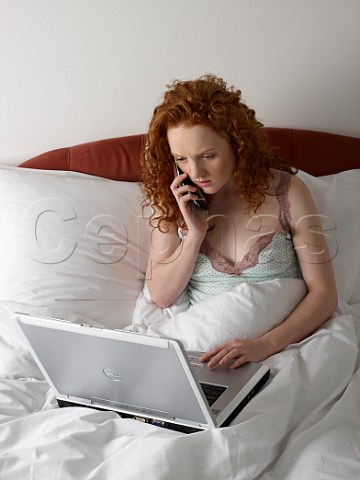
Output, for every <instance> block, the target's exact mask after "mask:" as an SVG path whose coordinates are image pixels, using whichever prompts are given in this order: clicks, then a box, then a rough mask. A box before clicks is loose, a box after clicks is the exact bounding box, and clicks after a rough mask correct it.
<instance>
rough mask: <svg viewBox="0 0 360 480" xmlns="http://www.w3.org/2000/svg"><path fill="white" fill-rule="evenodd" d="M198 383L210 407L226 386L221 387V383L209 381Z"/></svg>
mask: <svg viewBox="0 0 360 480" xmlns="http://www.w3.org/2000/svg"><path fill="white" fill-rule="evenodd" d="M200 385H201V388H202V391H203V392H204V394H205V397H206V400H207V401H208V404H209V406H210V407H211V405H212V404H213V403H214V402H215V401H216V400H217V399H218V398H219V397H220V395H221V394H222V393H224V392H225V390H226V387H223V386H222V385H211V384H209V383H201V382H200Z"/></svg>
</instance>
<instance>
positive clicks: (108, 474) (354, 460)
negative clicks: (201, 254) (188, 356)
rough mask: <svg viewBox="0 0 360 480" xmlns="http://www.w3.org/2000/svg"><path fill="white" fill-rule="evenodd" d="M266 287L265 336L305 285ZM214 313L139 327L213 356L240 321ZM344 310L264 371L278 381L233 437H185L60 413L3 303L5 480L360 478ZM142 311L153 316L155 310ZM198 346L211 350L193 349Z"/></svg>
mask: <svg viewBox="0 0 360 480" xmlns="http://www.w3.org/2000/svg"><path fill="white" fill-rule="evenodd" d="M264 283H265V282H264ZM266 283H267V282H266ZM263 287H264V288H263V289H261V288H260V290H259V288H258V291H256V292H255V293H254V292H251V295H253V298H252V300H254V302H255V303H253V304H252V309H251V311H252V312H253V313H252V315H255V318H256V317H257V318H258V319H259V328H260V329H261V328H266V327H268V326H269V325H270V323H271V324H273V322H274V321H275V320H274V318H275V317H274V316H273V315H272V312H271V311H270V310H269V309H268V305H269V304H270V303H269V302H267V299H269V298H271V300H272V301H271V304H272V305H277V307H276V308H278V309H280V310H281V309H283V311H285V310H286V309H291V308H293V304H295V303H296V301H298V299H299V298H301V296H302V295H304V289H303V288H304V287H303V285H301V284H298V285H297V286H294V285H293V287H294V291H295V294H294V296H293V297H292V298H291V299H289V297H288V296H283V297H281V296H279V292H278V287H279V285H278V284H276V283H274V284H272V285H271V284H270V285H265V286H263ZM265 287H266V288H265ZM265 292H267V294H265ZM246 295H248V296H249V295H250V293H249V292H244V291H243V292H242V296H241V295H237V294H236V292H235V293H233V297H234V298H232V301H233V304H234V306H235V305H236V306H237V308H239V305H240V307H241V308H244V311H245V310H246V308H245V306H246V302H247V301H248V300H247V299H246V298H247V297H246ZM281 299H283V300H281ZM260 300H261V301H260ZM282 302H283V303H282ZM215 303H216V302H215V300H214V299H212V303H211V301H210V303H209V304H208V305H205V304H204V305H203V308H204V311H206V317H205V316H204V315H202V314H201V313H200V311H199V312H198V314H197V311H196V309H195V312H194V311H193V312H192V315H191V317H190V316H189V315H188V313H189V312H188V313H186V312H185V311H184V312H180V311H176V313H174V312H167V313H166V312H165V315H167V318H159V317H157V314H156V312H155V311H154V310H153V313H154V316H153V317H152V321H151V322H150V323H151V325H144V324H142V322H141V321H138V323H137V327H136V328H143V329H145V330H146V329H152V332H153V333H157V334H164V333H165V332H166V333H167V334H168V333H171V332H172V333H174V332H175V331H176V332H177V334H179V335H180V334H183V336H184V338H183V340H184V341H185V342H187V346H197V347H198V346H200V347H205V346H208V345H209V344H211V343H212V342H214V341H217V340H221V338H216V337H217V332H220V331H223V330H222V328H217V327H216V325H217V324H218V322H219V320H221V322H222V327H223V326H224V322H225V323H226V317H227V318H228V322H229V325H230V327H229V328H230V329H233V327H234V319H235V318H237V319H239V317H238V316H236V315H235V313H234V311H232V307H231V302H228V303H227V312H226V315H219V312H221V311H224V308H223V306H224V303H220V304H219V305H220V307H222V308H217V309H215V308H214V306H215ZM180 304H181V302H180ZM257 306H258V307H257ZM343 307H344V311H343V310H341V309H340V307H339V309H338V311H337V312H336V314H335V315H334V316H333V318H331V319H330V320H329V321H328V322H327V323H326V324H324V326H323V327H322V328H321V329H319V330H318V331H317V332H315V333H314V334H313V335H312V336H311V337H309V338H308V339H306V340H304V341H303V342H301V343H299V344H296V345H291V346H289V347H288V348H287V349H286V350H285V351H283V352H281V353H279V354H277V355H274V356H273V357H271V358H269V359H268V360H267V361H266V362H265V363H267V364H268V365H269V366H270V368H271V378H270V381H269V382H268V384H267V385H266V386H265V387H264V388H263V390H262V391H261V392H260V393H259V394H258V395H256V396H255V397H254V398H253V399H252V400H251V402H250V403H249V404H248V405H247V406H246V407H245V408H244V409H243V410H242V412H241V413H240V414H239V415H238V417H237V418H236V419H235V420H234V422H233V424H232V425H231V426H230V427H227V428H222V429H218V430H213V431H204V432H199V433H195V434H190V435H185V434H180V433H176V432H171V431H167V430H165V429H160V428H158V427H154V426H150V425H147V424H143V423H141V422H138V421H135V420H125V419H121V418H120V417H119V416H117V415H116V414H115V413H112V412H99V411H93V410H89V409H85V408H66V409H59V408H58V407H57V404H56V400H55V398H54V395H53V393H52V392H51V391H50V389H49V387H48V385H47V384H46V382H45V381H44V379H43V377H42V376H41V374H40V372H39V370H38V368H37V367H36V365H35V364H34V361H33V360H32V358H31V355H30V354H29V352H28V351H27V348H26V346H25V343H24V342H23V340H22V337H21V335H20V332H19V330H18V327H17V325H16V324H15V322H14V318H13V316H12V314H11V311H12V310H13V309H14V305H11V304H4V305H3V306H2V307H1V309H0V331H1V336H0V342H1V344H0V478H1V480H14V479H21V480H33V479H34V480H43V479H44V480H45V479H46V480H72V479H74V480H85V479H86V480H100V479H103V480H112V479H114V480H115V479H121V480H126V479H132V480H137V479H151V480H160V479H169V480H170V479H171V480H177V479H179V480H191V479H194V480H201V479H206V480H222V479H224V480H227V479H245V480H251V479H261V480H270V479H273V480H282V479H293V480H302V479H304V480H314V479H322V480H323V479H329V480H330V479H331V480H334V479H336V480H340V479H344V480H345V479H346V480H351V479H354V480H356V479H358V478H359V472H360V373H359V361H358V346H359V337H360V333H359V332H360V321H359V319H357V318H356V315H357V314H356V312H355V310H354V314H355V315H354V316H353V315H351V314H350V313H348V311H347V309H348V307H347V305H346V304H344V306H343ZM141 308H150V306H149V305H147V306H146V303H145V304H142V307H141ZM151 308H152V307H151ZM179 308H180V310H181V309H182V308H183V306H180V307H179ZM257 308H258V310H257ZM266 310H267V311H266ZM345 310H346V311H345ZM211 311H212V312H213V314H212V315H211V314H210V312H211ZM240 311H241V309H240ZM266 313H267V314H268V316H267V315H266ZM359 316H360V315H359ZM179 318H180V319H183V320H184V323H185V324H186V322H187V326H189V325H190V324H191V318H192V320H193V329H192V330H191V329H190V331H189V330H187V332H190V334H189V333H188V334H185V333H184V331H182V330H181V325H180V323H179V322H178V320H179ZM205 318H206V319H207V322H208V323H207V326H208V328H207V329H206V328H205V325H206V322H205ZM242 318H243V320H244V324H243V327H240V328H245V329H246V322H247V321H249V320H246V318H245V317H244V316H243V317H242ZM138 320H139V319H138ZM134 321H135V323H136V316H135V318H134ZM277 321H279V318H278V320H277ZM238 323H239V322H238ZM166 324H167V325H166ZM209 325H210V327H211V326H212V327H213V328H209ZM240 325H241V322H240ZM244 325H245V326H244ZM171 329H172V331H171ZM244 331H245V330H244ZM201 332H202V333H203V336H201V335H199V334H200V333H201ZM209 332H211V333H209ZM232 332H233V333H236V331H235V332H234V331H233V330H232ZM237 333H238V332H237ZM251 333H253V332H251ZM194 335H197V337H198V338H201V341H200V340H199V341H195V342H194V341H193V337H194Z"/></svg>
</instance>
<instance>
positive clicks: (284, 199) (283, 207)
mask: <svg viewBox="0 0 360 480" xmlns="http://www.w3.org/2000/svg"><path fill="white" fill-rule="evenodd" d="M290 181H291V175H290V174H289V173H287V172H280V181H279V184H278V186H277V189H276V196H277V199H278V202H279V206H280V214H279V221H280V225H281V228H282V229H283V230H284V232H287V233H289V234H290V223H291V214H290V202H289V197H288V193H289V187H290Z"/></svg>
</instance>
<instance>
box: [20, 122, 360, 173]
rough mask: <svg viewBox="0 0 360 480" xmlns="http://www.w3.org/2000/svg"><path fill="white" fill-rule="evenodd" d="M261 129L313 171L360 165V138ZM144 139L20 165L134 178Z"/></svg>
mask: <svg viewBox="0 0 360 480" xmlns="http://www.w3.org/2000/svg"><path fill="white" fill-rule="evenodd" d="M264 132H265V133H266V135H267V138H268V142H269V144H270V145H271V146H273V147H276V148H277V149H278V152H279V153H280V154H281V155H282V156H284V157H286V158H288V159H289V160H290V161H291V162H292V164H293V165H294V166H296V167H298V168H300V169H301V170H304V171H306V172H308V173H310V174H312V175H315V176H320V175H330V174H333V173H338V172H340V171H343V170H351V169H354V168H360V138H354V137H347V136H344V135H337V134H333V133H326V132H315V131H311V130H297V129H291V128H264ZM145 141H146V136H145V135H144V134H139V135H132V136H127V137H119V138H110V139H106V140H99V141H95V142H89V143H84V144H81V145H76V146H73V147H65V148H60V149H57V150H52V151H50V152H46V153H43V154H41V155H39V156H37V157H34V158H32V159H30V160H27V161H26V162H24V163H23V164H22V165H21V166H22V167H27V168H42V169H49V170H73V171H76V172H82V173H87V174H89V175H97V176H101V177H105V178H111V179H114V180H125V181H137V180H138V178H139V171H140V164H139V158H140V152H141V148H142V146H143V144H144V142H145Z"/></svg>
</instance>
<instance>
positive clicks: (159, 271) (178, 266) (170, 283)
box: [146, 234, 202, 308]
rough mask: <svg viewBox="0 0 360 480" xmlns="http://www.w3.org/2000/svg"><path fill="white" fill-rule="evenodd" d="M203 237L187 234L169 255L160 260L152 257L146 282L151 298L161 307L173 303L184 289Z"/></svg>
mask: <svg viewBox="0 0 360 480" xmlns="http://www.w3.org/2000/svg"><path fill="white" fill-rule="evenodd" d="M201 243H202V238H197V237H195V236H191V235H190V234H188V235H186V237H185V238H184V240H183V241H182V242H181V244H180V245H179V246H178V248H177V249H176V250H175V251H174V252H173V254H172V255H170V256H169V257H167V258H165V259H162V260H161V262H160V261H156V260H152V259H150V261H149V265H148V268H147V272H146V283H147V286H148V288H149V292H150V296H151V299H152V301H153V302H154V303H156V304H157V305H158V306H159V307H161V308H166V307H168V306H169V305H171V304H172V303H173V302H174V301H175V300H176V299H177V298H178V296H179V295H180V294H181V293H182V292H183V291H184V289H185V288H186V286H187V284H188V283H189V280H190V278H191V275H192V272H193V270H194V266H195V262H196V259H197V256H198V253H199V250H200V246H201Z"/></svg>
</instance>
